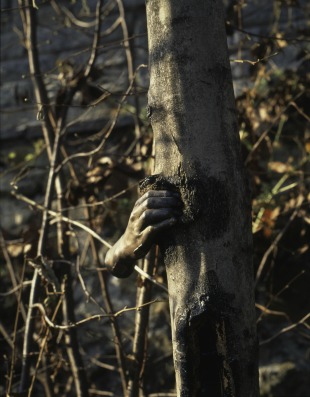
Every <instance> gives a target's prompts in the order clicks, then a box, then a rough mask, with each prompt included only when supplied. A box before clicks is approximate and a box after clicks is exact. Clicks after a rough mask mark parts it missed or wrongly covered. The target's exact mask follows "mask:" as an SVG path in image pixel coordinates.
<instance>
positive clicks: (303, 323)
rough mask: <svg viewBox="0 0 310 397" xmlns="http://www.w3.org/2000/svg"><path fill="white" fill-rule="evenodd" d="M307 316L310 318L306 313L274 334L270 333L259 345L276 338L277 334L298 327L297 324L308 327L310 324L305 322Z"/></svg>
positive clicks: (309, 314)
mask: <svg viewBox="0 0 310 397" xmlns="http://www.w3.org/2000/svg"><path fill="white" fill-rule="evenodd" d="M308 318H310V313H308V314H306V315H305V316H304V317H303V318H302V319H301V320H299V321H298V322H297V323H294V324H291V325H289V326H288V327H284V328H282V329H281V331H279V332H277V333H276V334H274V335H272V336H271V337H270V338H268V339H265V340H263V341H261V342H260V346H262V345H265V344H266V343H269V342H271V341H272V340H274V339H275V338H277V337H278V336H280V335H282V334H284V333H286V332H289V331H292V330H293V329H294V328H296V327H298V326H299V325H304V326H305V327H306V328H308V329H309V328H310V326H309V325H308V324H307V323H306V321H307V320H308Z"/></svg>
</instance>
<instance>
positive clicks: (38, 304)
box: [32, 299, 162, 330]
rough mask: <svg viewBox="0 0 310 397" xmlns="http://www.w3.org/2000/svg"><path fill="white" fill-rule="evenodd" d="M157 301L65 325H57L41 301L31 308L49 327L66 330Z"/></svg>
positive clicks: (95, 315)
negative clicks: (39, 314)
mask: <svg viewBox="0 0 310 397" xmlns="http://www.w3.org/2000/svg"><path fill="white" fill-rule="evenodd" d="M157 302H162V301H161V300H159V299H154V300H152V301H151V302H147V303H144V304H143V305H140V306H136V307H124V308H123V309H121V310H119V311H118V312H116V313H106V314H94V315H93V316H90V317H87V318H84V319H83V320H80V321H77V322H75V323H71V324H67V325H59V324H55V323H54V322H53V321H52V320H51V319H50V318H49V317H48V316H47V314H46V311H45V308H44V306H43V305H42V304H41V303H35V304H34V305H33V306H32V307H33V308H37V309H38V310H39V311H40V312H41V314H42V315H43V318H44V320H45V321H46V324H47V325H48V326H49V327H51V328H55V329H62V330H68V329H70V328H75V327H78V326H80V325H83V324H86V323H88V322H89V321H94V320H101V319H102V318H109V317H119V316H121V315H122V314H124V313H127V312H132V311H134V310H141V309H142V308H143V307H145V306H149V305H152V304H153V303H157Z"/></svg>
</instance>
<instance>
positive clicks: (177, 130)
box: [146, 0, 258, 397]
mask: <svg viewBox="0 0 310 397" xmlns="http://www.w3.org/2000/svg"><path fill="white" fill-rule="evenodd" d="M146 5H147V24H148V40H149V54H150V61H149V65H150V88H149V94H148V114H149V116H150V118H151V123H152V127H153V131H154V136H155V156H156V162H155V174H157V176H153V177H151V178H149V180H148V185H149V188H152V189H161V188H169V187H170V188H173V189H177V190H179V191H180V193H181V196H182V199H183V202H184V210H183V216H182V219H181V221H180V222H179V224H178V225H177V226H176V228H175V229H173V232H169V233H166V235H164V236H162V237H161V241H160V247H161V249H162V251H163V254H164V261H165V265H166V268H167V275H168V287H169V300H170V310H171V324H172V338H173V352H174V365H175V371H176V384H177V393H178V396H182V397H186V396H188V397H195V396H212V397H215V396H229V397H231V396H236V397H252V396H253V397H254V396H257V395H258V376H257V375H258V371H257V342H256V325H255V311H254V293H253V292H254V287H253V269H252V238H251V209H250V197H249V192H248V190H247V187H246V179H245V173H244V167H243V164H242V161H241V158H240V142H239V135H238V125H237V121H236V110H235V103H234V95H233V88H232V79H231V71H230V65H229V60H228V51H227V42H226V33H225V26H224V17H223V10H222V1H215V0H195V1H192V0H147V1H146Z"/></svg>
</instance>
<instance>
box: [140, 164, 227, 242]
mask: <svg viewBox="0 0 310 397" xmlns="http://www.w3.org/2000/svg"><path fill="white" fill-rule="evenodd" d="M162 189H164V190H171V191H176V192H179V193H180V195H181V198H182V201H183V203H184V209H183V215H182V217H181V218H180V222H181V223H182V224H190V223H192V222H197V226H198V228H199V232H200V235H201V237H202V238H203V239H204V240H208V239H212V238H218V237H220V236H222V234H223V233H225V231H226V230H227V228H228V225H229V219H230V210H229V192H228V189H227V187H226V184H225V183H224V182H223V181H220V180H218V179H216V178H214V177H207V178H205V179H198V178H195V177H191V178H187V177H186V175H185V173H184V172H183V171H182V170H181V168H179V175H178V176H176V177H164V176H163V175H161V174H158V175H151V176H148V177H147V178H145V179H144V180H143V181H142V182H140V192H141V194H143V193H145V192H146V191H148V190H162Z"/></svg>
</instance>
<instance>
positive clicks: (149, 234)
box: [143, 217, 177, 245]
mask: <svg viewBox="0 0 310 397" xmlns="http://www.w3.org/2000/svg"><path fill="white" fill-rule="evenodd" d="M176 223H177V219H176V218H175V217H172V218H169V219H165V220H164V221H161V222H159V223H156V224H154V225H150V226H148V227H147V228H146V229H145V230H144V232H143V241H144V243H143V245H144V244H146V245H147V243H148V242H149V241H151V242H152V243H153V241H154V237H155V236H156V235H157V234H158V233H159V232H162V231H164V230H166V229H169V228H170V227H172V226H174V225H175V224H176Z"/></svg>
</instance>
